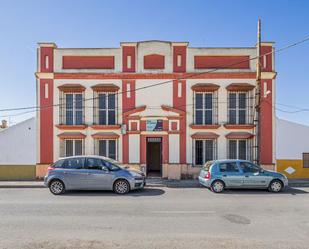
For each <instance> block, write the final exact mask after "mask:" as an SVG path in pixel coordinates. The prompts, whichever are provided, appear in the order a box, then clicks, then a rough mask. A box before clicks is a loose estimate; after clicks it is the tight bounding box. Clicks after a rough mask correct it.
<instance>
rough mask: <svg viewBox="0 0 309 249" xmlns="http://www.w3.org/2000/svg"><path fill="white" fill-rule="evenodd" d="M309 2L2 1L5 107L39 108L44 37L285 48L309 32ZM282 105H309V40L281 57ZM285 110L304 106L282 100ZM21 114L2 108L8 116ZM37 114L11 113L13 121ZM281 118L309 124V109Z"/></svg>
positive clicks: (68, 41) (65, 42)
mask: <svg viewBox="0 0 309 249" xmlns="http://www.w3.org/2000/svg"><path fill="white" fill-rule="evenodd" d="M308 13H309V1H306V0H303V1H301V0H294V1H292V0H290V1H284V0H281V1H269V0H259V1H254V0H252V1H246V0H243V1H237V0H233V1H228V0H225V1H224V0H222V1H205V0H204V1H197V0H196V1H189V0H188V1H171V0H170V1H166V0H163V1H158V0H156V1H149V0H148V1H137V0H136V1H134V0H131V1H115V0H114V1H100V0H98V1H94V0H92V1H86V0H85V1H79V0H66V1H64V0H62V1H60V0H59V1H58V0H57V1H56V0H53V1H42V0H41V1H39V0H37V1H34V0H27V1H23V0H20V1H12V0H10V1H9V0H7V1H4V0H0V32H1V39H0V45H1V46H0V75H1V77H0V86H1V88H0V89H1V90H0V109H4V108H14V107H21V106H33V105H35V104H36V98H35V92H36V87H35V77H34V72H35V70H36V47H37V42H40V41H51V42H55V43H57V45H58V47H118V46H119V42H121V41H139V40H150V39H157V40H170V41H189V42H190V46H210V47H220V46H223V47H229V46H231V47H248V46H253V45H255V43H256V26H257V20H258V18H259V17H260V18H261V19H262V39H263V40H264V41H274V42H276V44H275V46H276V47H277V48H281V47H283V46H285V45H287V44H289V43H292V42H294V41H298V40H300V39H302V38H304V37H307V36H308V35H309V29H308V25H309V15H308ZM276 71H277V72H278V77H277V100H276V102H277V103H278V104H284V105H291V106H296V107H300V108H307V109H309V95H308V93H309V77H308V75H307V73H308V72H309V42H307V43H304V44H302V45H300V46H298V47H294V48H291V49H289V50H287V51H285V52H283V53H280V54H279V55H276ZM277 107H278V108H280V109H283V110H286V111H294V110H297V109H295V108H291V107H288V106H283V105H278V106H277ZM20 112H21V111H18V112H10V113H8V112H0V119H2V118H3V117H2V116H4V115H8V114H16V113H20ZM33 115H34V113H30V114H26V115H21V116H16V117H11V118H10V121H11V124H13V123H16V122H19V121H21V120H24V119H26V118H28V117H30V116H33ZM277 116H278V117H281V118H284V119H288V120H292V121H295V122H298V123H304V124H308V125H309V112H299V113H293V114H292V113H286V112H281V111H277Z"/></svg>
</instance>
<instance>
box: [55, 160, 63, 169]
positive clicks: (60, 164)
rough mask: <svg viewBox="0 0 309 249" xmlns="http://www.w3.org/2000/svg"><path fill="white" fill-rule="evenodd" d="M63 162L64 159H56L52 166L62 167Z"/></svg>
mask: <svg viewBox="0 0 309 249" xmlns="http://www.w3.org/2000/svg"><path fill="white" fill-rule="evenodd" d="M63 162H64V159H62V160H58V161H57V162H55V163H54V164H53V166H54V167H55V168H62V166H63Z"/></svg>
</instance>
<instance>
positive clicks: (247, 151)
mask: <svg viewBox="0 0 309 249" xmlns="http://www.w3.org/2000/svg"><path fill="white" fill-rule="evenodd" d="M227 141H228V143H227V155H228V158H229V159H243V160H249V161H251V160H252V139H229V140H227Z"/></svg>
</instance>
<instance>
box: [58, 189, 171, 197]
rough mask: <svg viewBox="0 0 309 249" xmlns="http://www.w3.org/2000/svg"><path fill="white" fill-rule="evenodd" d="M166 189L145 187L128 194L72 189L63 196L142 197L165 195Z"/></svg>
mask: <svg viewBox="0 0 309 249" xmlns="http://www.w3.org/2000/svg"><path fill="white" fill-rule="evenodd" d="M164 193H165V191H164V190H163V189H160V188H144V189H139V190H133V191H131V192H129V193H128V194H126V195H118V194H115V193H114V192H112V191H99V190H74V191H73V190H72V191H68V192H66V193H65V194H64V195H63V196H115V197H122V196H132V197H141V196H158V195H163V194H164Z"/></svg>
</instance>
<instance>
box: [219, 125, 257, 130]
mask: <svg viewBox="0 0 309 249" xmlns="http://www.w3.org/2000/svg"><path fill="white" fill-rule="evenodd" d="M224 127H225V128H226V129H232V130H233V129H253V128H254V127H255V125H254V124H225V125H224Z"/></svg>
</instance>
